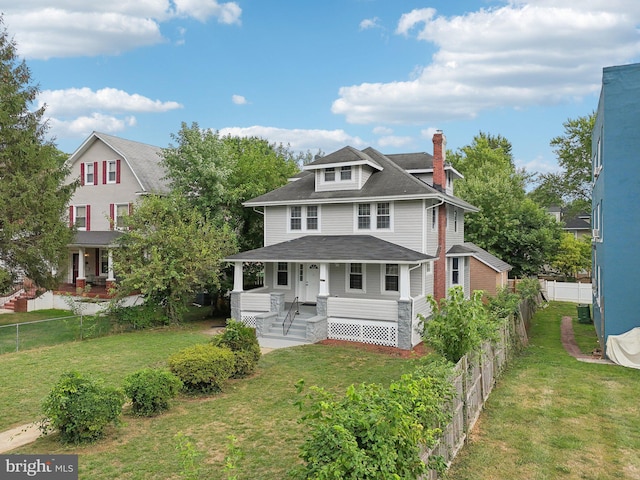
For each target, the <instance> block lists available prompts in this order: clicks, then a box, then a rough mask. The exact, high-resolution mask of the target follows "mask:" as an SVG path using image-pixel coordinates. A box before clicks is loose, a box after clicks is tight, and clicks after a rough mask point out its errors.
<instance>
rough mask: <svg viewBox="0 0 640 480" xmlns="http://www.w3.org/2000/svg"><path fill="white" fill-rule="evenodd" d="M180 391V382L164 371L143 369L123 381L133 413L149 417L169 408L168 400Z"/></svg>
mask: <svg viewBox="0 0 640 480" xmlns="http://www.w3.org/2000/svg"><path fill="white" fill-rule="evenodd" d="M181 389H182V381H181V380H180V379H179V378H178V377H176V376H175V375H174V374H173V373H171V372H167V371H166V370H154V369H151V368H145V369H142V370H138V371H137V372H134V373H132V374H130V375H128V376H127V377H126V378H125V379H124V392H125V393H126V394H127V396H128V397H129V398H130V399H131V402H132V410H133V413H135V414H136V415H140V416H145V417H150V416H153V415H157V414H159V413H161V412H163V411H164V410H167V409H168V408H169V400H170V399H172V398H174V397H175V396H176V395H177V394H178V392H180V390H181Z"/></svg>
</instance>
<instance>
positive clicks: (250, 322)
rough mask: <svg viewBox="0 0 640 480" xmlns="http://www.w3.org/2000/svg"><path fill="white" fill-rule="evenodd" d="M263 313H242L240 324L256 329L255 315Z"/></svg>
mask: <svg viewBox="0 0 640 480" xmlns="http://www.w3.org/2000/svg"><path fill="white" fill-rule="evenodd" d="M261 313H264V312H242V323H244V324H245V325H246V326H247V327H253V328H256V315H259V314H261Z"/></svg>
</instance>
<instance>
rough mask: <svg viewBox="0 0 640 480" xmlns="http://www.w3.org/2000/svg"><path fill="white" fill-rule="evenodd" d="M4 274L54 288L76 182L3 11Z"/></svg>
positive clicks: (0, 196)
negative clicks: (38, 103) (45, 119)
mask: <svg viewBox="0 0 640 480" xmlns="http://www.w3.org/2000/svg"><path fill="white" fill-rule="evenodd" d="M0 28H2V31H1V32H0V79H1V81H0V205H1V207H0V269H2V270H4V274H3V275H0V277H5V278H6V277H8V276H15V275H16V274H18V273H23V274H25V275H26V276H27V277H29V278H31V279H32V280H33V281H34V282H35V283H36V284H37V285H39V286H41V287H45V288H51V287H53V286H54V285H56V284H57V281H58V279H57V278H56V275H55V274H53V273H52V272H53V271H60V270H62V269H61V266H62V265H63V264H64V263H63V262H64V260H65V258H66V246H67V244H69V243H70V242H71V239H72V235H73V232H72V231H71V230H70V229H69V227H68V224H67V222H66V220H65V214H66V208H67V204H68V203H69V200H70V199H71V196H72V195H73V192H74V190H75V188H76V186H77V184H76V183H67V184H65V181H66V178H67V175H68V174H69V169H68V168H67V166H66V164H65V161H66V156H65V155H64V154H63V153H62V152H60V151H59V150H58V149H57V148H56V147H55V145H54V144H53V142H52V141H48V140H46V139H45V135H46V132H47V125H46V123H44V122H43V121H42V117H43V115H44V112H45V108H44V107H41V108H39V109H37V110H34V111H32V110H30V107H31V106H32V105H33V103H34V101H35V99H36V96H37V94H38V92H39V89H38V87H37V86H36V85H33V84H31V72H30V71H29V68H28V67H27V65H26V63H25V62H24V60H23V61H19V59H18V57H17V54H16V45H15V42H14V41H13V40H10V39H9V37H8V34H7V31H6V29H5V28H4V22H3V20H2V17H0Z"/></svg>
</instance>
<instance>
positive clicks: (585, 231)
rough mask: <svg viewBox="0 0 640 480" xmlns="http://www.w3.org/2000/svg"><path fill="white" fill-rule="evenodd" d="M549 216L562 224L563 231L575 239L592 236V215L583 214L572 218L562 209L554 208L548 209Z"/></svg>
mask: <svg viewBox="0 0 640 480" xmlns="http://www.w3.org/2000/svg"><path fill="white" fill-rule="evenodd" d="M547 212H548V213H549V215H551V216H552V217H554V218H555V219H556V222H558V223H560V224H562V230H564V231H565V232H567V233H571V234H572V235H573V236H574V237H575V238H582V237H584V236H591V215H590V214H588V213H585V212H581V213H579V214H577V215H574V216H572V217H567V216H566V215H565V212H563V211H562V208H561V207H557V206H552V207H548V208H547Z"/></svg>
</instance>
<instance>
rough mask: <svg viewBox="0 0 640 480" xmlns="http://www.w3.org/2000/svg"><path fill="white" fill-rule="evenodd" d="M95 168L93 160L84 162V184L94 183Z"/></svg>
mask: <svg viewBox="0 0 640 480" xmlns="http://www.w3.org/2000/svg"><path fill="white" fill-rule="evenodd" d="M95 175H96V172H95V169H94V164H93V162H88V163H85V164H84V184H85V185H93V184H94V183H95V178H96V177H95Z"/></svg>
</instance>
